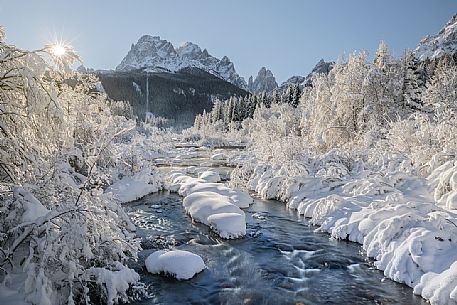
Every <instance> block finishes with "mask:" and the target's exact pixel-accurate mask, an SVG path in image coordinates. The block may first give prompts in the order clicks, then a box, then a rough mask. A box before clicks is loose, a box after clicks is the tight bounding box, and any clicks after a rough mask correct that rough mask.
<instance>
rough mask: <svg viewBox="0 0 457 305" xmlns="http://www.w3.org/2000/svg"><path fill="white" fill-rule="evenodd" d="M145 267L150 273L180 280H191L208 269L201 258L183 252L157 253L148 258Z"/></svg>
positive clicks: (161, 251) (163, 251) (162, 251)
mask: <svg viewBox="0 0 457 305" xmlns="http://www.w3.org/2000/svg"><path fill="white" fill-rule="evenodd" d="M145 265H146V269H147V270H148V271H149V272H150V273H162V272H163V273H165V274H168V275H171V276H173V277H175V278H177V279H178V280H188V279H191V278H193V277H194V276H195V275H196V274H197V273H200V272H202V271H203V270H204V269H205V268H206V266H205V263H204V262H203V259H202V258H201V257H200V256H198V255H197V254H194V253H191V252H188V251H182V250H173V251H165V250H160V251H156V252H154V253H152V254H151V255H149V256H148V257H147V258H146V261H145Z"/></svg>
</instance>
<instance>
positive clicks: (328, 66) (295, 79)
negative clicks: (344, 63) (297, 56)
mask: <svg viewBox="0 0 457 305" xmlns="http://www.w3.org/2000/svg"><path fill="white" fill-rule="evenodd" d="M334 64H335V63H334V62H332V61H325V60H324V59H321V60H319V61H318V62H317V64H316V65H315V66H314V68H313V70H312V71H311V72H310V73H309V74H308V75H307V76H300V75H295V76H292V77H291V78H289V79H288V80H286V81H285V82H283V83H282V84H281V87H280V89H281V90H286V89H287V87H289V86H290V85H298V86H299V87H301V88H303V87H306V86H310V85H311V82H312V78H313V75H316V74H328V73H329V72H330V70H332V68H333V65H334Z"/></svg>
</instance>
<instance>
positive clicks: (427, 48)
mask: <svg viewBox="0 0 457 305" xmlns="http://www.w3.org/2000/svg"><path fill="white" fill-rule="evenodd" d="M456 52H457V14H456V15H454V16H453V17H452V18H451V20H449V22H448V23H447V24H446V25H445V26H444V28H443V29H442V30H441V31H440V32H439V33H438V34H437V35H433V36H427V37H425V38H424V39H422V40H421V41H420V43H419V44H418V45H417V47H416V48H415V50H414V51H413V53H414V54H415V56H416V57H417V58H418V59H419V60H421V61H424V60H427V59H428V60H433V59H437V58H439V57H441V56H443V55H445V54H456ZM454 56H455V55H454ZM333 65H334V62H332V61H324V60H323V59H321V60H320V61H319V62H318V63H317V64H316V66H315V67H314V68H313V70H312V71H311V72H310V73H308V74H307V75H306V76H301V75H295V76H292V77H290V78H289V79H288V80H286V81H285V82H283V83H282V84H281V85H278V83H277V81H276V79H275V77H274V75H273V73H272V72H271V71H270V70H269V69H267V68H265V67H262V68H261V69H260V70H259V72H258V74H257V76H256V77H255V78H254V77H252V76H251V77H250V78H249V81H248V83H246V81H245V80H244V78H243V77H241V76H240V75H239V74H238V73H237V72H236V70H235V66H234V64H233V62H231V61H230V59H229V58H228V57H227V56H224V57H222V59H219V58H216V57H214V56H212V55H210V54H209V53H208V51H207V50H206V49H203V50H202V49H201V48H200V47H199V46H198V45H196V44H194V43H192V42H186V43H185V44H183V45H182V46H180V47H175V46H173V44H172V43H170V42H169V41H167V40H164V39H161V38H160V37H159V36H150V35H144V36H142V37H141V38H140V39H139V40H138V41H137V43H135V44H132V46H131V48H130V51H129V52H128V53H127V55H126V56H125V57H124V59H123V60H122V61H121V63H120V64H119V65H118V66H117V67H116V70H115V71H96V72H97V73H98V75H99V77H100V79H101V81H102V84H103V87H104V88H105V90H106V92H107V94H108V96H110V97H111V98H114V99H120V100H129V101H130V102H131V104H132V105H133V106H134V110H135V112H136V113H137V114H138V115H139V117H144V112H145V111H148V110H149V111H152V112H154V113H155V114H157V115H160V116H164V117H168V118H172V119H174V120H177V121H179V122H181V123H182V124H183V125H189V124H191V123H192V120H193V118H194V116H195V114H197V113H201V112H202V111H203V109H206V110H209V109H211V106H212V103H213V101H214V100H215V99H216V98H219V99H224V98H228V97H229V96H231V95H238V96H245V95H248V94H249V93H254V94H257V93H261V92H267V93H271V92H273V91H275V90H276V91H284V90H286V89H287V88H288V87H289V86H290V85H298V86H299V87H301V88H303V87H306V86H311V85H312V83H311V82H312V76H313V75H315V74H319V73H325V74H327V73H329V72H330V70H331V69H332V68H333ZM81 70H82V71H88V72H90V71H91V70H85V69H84V68H83V69H81ZM147 82H148V84H149V88H150V92H151V93H150V96H148V97H146V95H145V94H146V93H145V90H146V83H147ZM146 100H148V101H149V104H150V105H151V107H152V108H151V109H146V108H145V103H146Z"/></svg>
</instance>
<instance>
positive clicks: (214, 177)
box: [198, 170, 221, 182]
mask: <svg viewBox="0 0 457 305" xmlns="http://www.w3.org/2000/svg"><path fill="white" fill-rule="evenodd" d="M198 178H200V179H202V180H205V182H219V181H221V176H220V175H219V173H218V172H215V171H211V170H207V171H204V172H202V173H201V174H200V175H199V176H198Z"/></svg>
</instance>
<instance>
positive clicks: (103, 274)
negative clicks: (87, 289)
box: [85, 263, 140, 305]
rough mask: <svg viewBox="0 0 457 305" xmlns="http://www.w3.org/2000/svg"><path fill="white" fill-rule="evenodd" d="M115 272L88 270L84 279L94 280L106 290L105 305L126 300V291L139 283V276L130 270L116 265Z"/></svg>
mask: <svg viewBox="0 0 457 305" xmlns="http://www.w3.org/2000/svg"><path fill="white" fill-rule="evenodd" d="M114 269H115V270H109V269H106V268H90V269H88V270H87V271H86V274H85V277H87V278H88V279H90V278H95V280H96V282H97V283H99V284H103V286H104V287H105V289H106V298H107V304H109V305H112V304H117V303H119V301H125V300H127V290H128V289H129V288H130V287H131V285H133V284H135V283H137V282H139V281H140V275H139V274H138V273H136V272H135V270H132V269H130V268H127V267H125V266H123V265H122V264H121V263H117V265H116V266H115V268H114Z"/></svg>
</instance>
